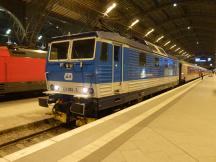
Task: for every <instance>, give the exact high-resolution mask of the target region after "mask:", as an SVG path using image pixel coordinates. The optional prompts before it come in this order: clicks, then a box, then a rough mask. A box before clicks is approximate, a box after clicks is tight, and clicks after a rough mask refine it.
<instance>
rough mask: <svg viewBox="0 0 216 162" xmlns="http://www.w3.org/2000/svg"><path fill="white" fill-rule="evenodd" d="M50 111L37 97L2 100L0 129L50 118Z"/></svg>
mask: <svg viewBox="0 0 216 162" xmlns="http://www.w3.org/2000/svg"><path fill="white" fill-rule="evenodd" d="M49 112H50V109H49V108H42V107H40V106H39V105H38V99H37V98H31V99H22V100H15V101H6V102H0V131H3V130H6V129H10V128H14V127H18V126H21V125H25V124H28V123H32V122H36V121H39V120H43V119H46V118H50V117H51V116H50V115H49V114H48V113H49Z"/></svg>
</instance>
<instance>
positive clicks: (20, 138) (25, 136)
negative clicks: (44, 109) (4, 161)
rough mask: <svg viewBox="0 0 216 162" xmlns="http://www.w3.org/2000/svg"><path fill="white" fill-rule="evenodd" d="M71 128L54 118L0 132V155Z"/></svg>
mask: <svg viewBox="0 0 216 162" xmlns="http://www.w3.org/2000/svg"><path fill="white" fill-rule="evenodd" d="M69 130H71V128H70V129H69V128H67V127H65V126H64V125H62V124H60V123H59V122H58V121H55V120H54V119H52V118H51V119H47V120H44V121H40V122H37V123H32V124H30V125H27V126H22V127H18V128H15V129H10V130H5V131H2V132H0V157H3V156H6V155H8V154H11V153H13V152H16V151H19V150H21V149H24V148H26V147H29V146H31V145H34V144H36V143H39V142H42V141H44V140H47V139H49V138H51V137H54V136H57V135H59V134H62V133H64V132H67V131H69Z"/></svg>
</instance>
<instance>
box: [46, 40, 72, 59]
mask: <svg viewBox="0 0 216 162" xmlns="http://www.w3.org/2000/svg"><path fill="white" fill-rule="evenodd" d="M68 48H69V41H67V42H56V43H52V45H51V50H50V56H49V59H50V60H65V59H67V55H68Z"/></svg>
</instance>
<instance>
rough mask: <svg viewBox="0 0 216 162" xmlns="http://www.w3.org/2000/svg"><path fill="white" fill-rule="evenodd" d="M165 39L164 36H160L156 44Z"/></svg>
mask: <svg viewBox="0 0 216 162" xmlns="http://www.w3.org/2000/svg"><path fill="white" fill-rule="evenodd" d="M163 38H164V36H163V35H162V36H160V37H159V38H158V39H157V40H156V42H159V41H160V40H161V39H163Z"/></svg>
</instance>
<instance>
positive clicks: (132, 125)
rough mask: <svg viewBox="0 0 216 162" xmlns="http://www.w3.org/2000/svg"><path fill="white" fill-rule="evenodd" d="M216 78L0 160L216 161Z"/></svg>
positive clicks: (144, 102) (105, 161)
mask: <svg viewBox="0 0 216 162" xmlns="http://www.w3.org/2000/svg"><path fill="white" fill-rule="evenodd" d="M215 115H216V78H215V77H205V78H204V80H200V79H197V80H195V81H193V82H190V83H188V84H185V85H183V86H181V87H178V88H175V89H173V90H171V91H168V92H166V93H163V94H161V95H159V96H156V97H153V98H151V99H149V100H146V101H143V102H141V103H139V104H137V105H134V106H131V107H129V108H127V109H124V110H122V111H119V112H117V113H115V114H112V115H110V116H107V117H104V118H102V119H99V120H97V121H95V122H92V123H89V124H87V125H85V126H82V127H79V128H77V129H74V130H72V131H69V132H66V133H64V134H61V135H59V136H56V137H53V138H51V139H49V140H46V141H44V142H41V143H39V144H36V145H33V146H31V147H29V148H26V149H24V150H21V151H18V152H15V153H13V154H10V155H7V156H5V157H3V158H1V159H0V162H12V161H16V162H29V161H31V162H39V161H40V162H43V161H44V162H75V161H82V162H84V161H86V162H97V161H102V162H108V161H113V162H133V161H136V162H145V161H146V162H197V161H199V162H215V161H216V152H215V150H216V127H215V125H216V117H215Z"/></svg>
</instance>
